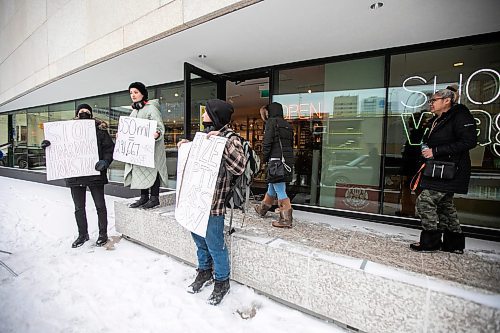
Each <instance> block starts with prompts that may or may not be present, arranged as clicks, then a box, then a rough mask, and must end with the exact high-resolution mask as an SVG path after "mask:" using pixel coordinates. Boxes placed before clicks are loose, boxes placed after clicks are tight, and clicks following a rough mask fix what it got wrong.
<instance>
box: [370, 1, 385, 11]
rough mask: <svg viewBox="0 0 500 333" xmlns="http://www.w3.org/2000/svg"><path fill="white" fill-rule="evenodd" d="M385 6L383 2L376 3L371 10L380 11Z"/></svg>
mask: <svg viewBox="0 0 500 333" xmlns="http://www.w3.org/2000/svg"><path fill="white" fill-rule="evenodd" d="M383 5H384V3H383V2H375V3H373V4H372V5H371V6H370V9H373V10H375V9H379V8H381V7H382V6H383Z"/></svg>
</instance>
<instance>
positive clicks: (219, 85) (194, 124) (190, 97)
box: [184, 62, 226, 139]
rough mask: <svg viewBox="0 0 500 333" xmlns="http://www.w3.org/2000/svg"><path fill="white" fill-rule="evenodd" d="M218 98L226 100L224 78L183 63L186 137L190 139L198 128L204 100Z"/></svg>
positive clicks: (204, 103)
mask: <svg viewBox="0 0 500 333" xmlns="http://www.w3.org/2000/svg"><path fill="white" fill-rule="evenodd" d="M214 98H218V99H221V100H226V80H225V79H223V78H221V77H220V76H219V75H215V74H211V73H209V72H207V71H205V70H203V69H201V68H199V67H196V66H194V65H191V64H190V63H187V62H185V63H184V105H185V106H186V115H185V118H184V128H185V134H186V138H188V139H192V138H193V137H194V134H195V133H196V132H197V131H199V130H200V125H201V123H202V120H201V115H202V112H203V110H204V108H205V105H206V102H207V101H208V100H210V99H214Z"/></svg>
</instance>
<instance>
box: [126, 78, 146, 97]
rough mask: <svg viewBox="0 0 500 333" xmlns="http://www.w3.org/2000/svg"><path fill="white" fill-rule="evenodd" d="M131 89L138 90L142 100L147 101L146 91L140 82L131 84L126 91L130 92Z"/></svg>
mask: <svg viewBox="0 0 500 333" xmlns="http://www.w3.org/2000/svg"><path fill="white" fill-rule="evenodd" d="M132 88H135V89H137V90H139V92H140V93H141V94H142V96H144V97H143V98H142V100H143V101H147V100H148V90H147V89H146V86H145V85H144V83H142V82H132V83H131V84H130V86H128V91H130V89H132Z"/></svg>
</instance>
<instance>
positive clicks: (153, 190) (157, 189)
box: [141, 173, 160, 197]
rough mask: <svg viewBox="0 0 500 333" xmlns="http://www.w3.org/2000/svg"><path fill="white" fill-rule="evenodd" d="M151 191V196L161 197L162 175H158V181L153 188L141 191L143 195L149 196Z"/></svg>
mask: <svg viewBox="0 0 500 333" xmlns="http://www.w3.org/2000/svg"><path fill="white" fill-rule="evenodd" d="M150 190H151V195H153V196H156V197H157V196H159V195H160V174H159V173H158V174H156V180H155V182H154V183H153V186H151V187H150V188H145V189H143V190H141V195H145V196H149V191H150Z"/></svg>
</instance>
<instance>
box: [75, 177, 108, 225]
mask: <svg viewBox="0 0 500 333" xmlns="http://www.w3.org/2000/svg"><path fill="white" fill-rule="evenodd" d="M89 189H90V193H91V194H92V198H93V199H94V204H95V208H96V210H97V220H98V225H99V235H107V233H108V212H107V210H106V202H105V201H104V185H97V186H89ZM86 192H87V187H85V186H78V187H71V196H72V197H73V203H74V204H75V219H76V224H77V225H78V234H79V235H86V234H88V227H87V213H86V212H85V199H86Z"/></svg>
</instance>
